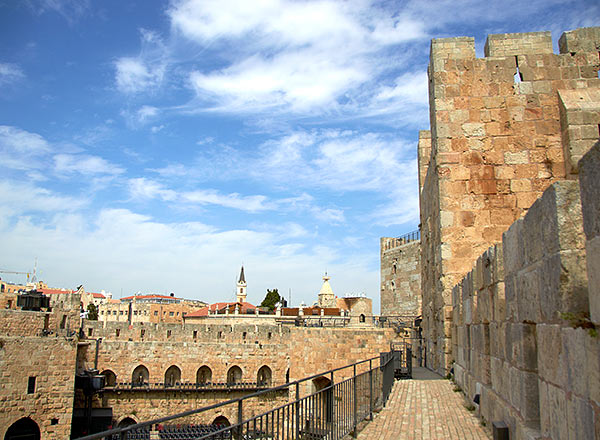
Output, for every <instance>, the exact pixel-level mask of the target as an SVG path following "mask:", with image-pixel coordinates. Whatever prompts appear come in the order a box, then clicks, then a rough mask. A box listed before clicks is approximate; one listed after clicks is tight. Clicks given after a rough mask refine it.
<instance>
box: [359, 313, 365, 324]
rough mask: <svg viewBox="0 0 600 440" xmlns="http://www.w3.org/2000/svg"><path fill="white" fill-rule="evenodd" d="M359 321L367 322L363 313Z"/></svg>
mask: <svg viewBox="0 0 600 440" xmlns="http://www.w3.org/2000/svg"><path fill="white" fill-rule="evenodd" d="M358 320H359V321H360V322H365V315H364V314H363V313H361V314H360V316H359V317H358Z"/></svg>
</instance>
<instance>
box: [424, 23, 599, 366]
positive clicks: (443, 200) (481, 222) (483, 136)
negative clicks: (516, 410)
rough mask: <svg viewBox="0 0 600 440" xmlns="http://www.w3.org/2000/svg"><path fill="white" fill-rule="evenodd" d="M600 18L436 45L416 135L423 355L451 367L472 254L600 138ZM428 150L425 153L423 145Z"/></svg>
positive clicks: (571, 171)
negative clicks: (561, 30) (595, 24)
mask: <svg viewBox="0 0 600 440" xmlns="http://www.w3.org/2000/svg"><path fill="white" fill-rule="evenodd" d="M599 46H600V28H587V29H578V30H575V31H571V32H567V33H565V34H564V35H563V37H561V44H560V50H561V53H560V54H554V53H552V44H551V39H550V34H549V33H548V32H536V33H526V34H498V35H490V36H489V37H488V40H487V43H486V48H485V54H486V56H485V57H484V58H476V56H475V45H474V40H473V38H469V37H459V38H444V39H435V40H433V41H432V43H431V61H430V65H429V71H428V73H429V97H430V119H431V131H430V138H431V139H430V140H429V133H428V132H422V134H421V136H420V140H419V150H420V151H419V176H420V178H421V177H422V176H423V175H424V176H425V177H424V181H422V183H421V184H420V186H421V193H420V195H421V202H420V207H421V225H422V229H421V243H422V244H421V267H422V277H421V278H422V290H423V303H422V308H423V335H424V338H425V340H426V342H425V344H426V346H425V352H426V359H427V365H428V366H429V367H430V368H433V369H435V370H437V371H439V372H445V371H447V369H448V367H449V361H450V352H451V348H452V344H451V342H450V341H451V337H452V334H451V329H452V326H451V325H450V324H449V321H450V320H451V319H452V316H453V312H452V289H453V287H454V286H455V285H456V284H457V283H458V282H459V281H460V280H461V279H462V278H463V277H464V276H465V275H466V274H467V273H468V272H469V271H470V270H471V268H472V263H473V261H475V260H476V259H477V257H478V256H479V255H481V253H482V252H484V251H485V250H486V249H487V248H488V247H489V246H490V245H492V244H494V243H499V242H500V241H501V239H502V234H503V233H504V232H505V231H506V230H507V229H508V227H509V226H510V225H511V224H512V223H513V222H514V221H515V220H517V219H518V218H519V217H521V216H522V215H523V214H525V213H526V212H527V210H528V209H529V207H530V206H531V205H532V204H533V202H534V201H535V200H536V199H538V198H539V197H540V196H541V195H542V193H543V191H544V190H545V189H546V188H548V187H549V186H550V185H551V184H553V183H554V182H556V181H560V180H564V179H566V178H567V177H568V178H570V179H575V178H576V177H577V172H578V170H577V166H576V164H577V161H578V160H579V158H581V157H582V155H583V154H584V153H585V151H587V150H589V148H590V147H591V145H593V142H594V141H595V140H596V139H597V136H598V122H599V121H598V118H599V117H600V116H599V115H600V114H599V112H598V110H599V107H598V99H597V98H598V96H597V95H598V90H600V79H598V69H599V67H600V60H599V58H598V47H599ZM428 151H431V154H430V156H429V158H426V153H427V152H428Z"/></svg>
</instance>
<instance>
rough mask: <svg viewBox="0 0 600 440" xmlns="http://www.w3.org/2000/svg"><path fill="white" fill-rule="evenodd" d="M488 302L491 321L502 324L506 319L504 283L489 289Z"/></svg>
mask: <svg viewBox="0 0 600 440" xmlns="http://www.w3.org/2000/svg"><path fill="white" fill-rule="evenodd" d="M490 301H491V304H492V305H491V308H492V313H493V315H492V320H493V321H495V322H503V321H504V320H505V319H506V297H505V286H504V282H499V283H496V284H494V285H492V286H491V287H490Z"/></svg>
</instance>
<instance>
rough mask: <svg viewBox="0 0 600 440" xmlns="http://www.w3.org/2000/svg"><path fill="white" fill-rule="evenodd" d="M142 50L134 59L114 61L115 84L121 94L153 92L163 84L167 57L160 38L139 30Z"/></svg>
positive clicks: (124, 58) (127, 58)
mask: <svg viewBox="0 0 600 440" xmlns="http://www.w3.org/2000/svg"><path fill="white" fill-rule="evenodd" d="M140 36H141V43H142V48H141V50H140V53H139V55H137V56H135V57H121V58H119V59H117V60H116V61H115V63H114V64H115V70H116V72H115V82H116V83H117V88H118V89H119V91H121V92H123V93H129V94H135V93H141V92H147V91H149V92H154V91H155V90H156V89H157V88H159V87H160V85H161V84H162V82H163V79H164V76H165V72H166V69H167V65H168V62H167V60H166V57H167V55H168V53H167V50H166V48H165V47H164V45H163V43H162V40H161V39H160V37H159V36H158V35H157V34H156V33H154V32H151V31H148V30H146V29H140Z"/></svg>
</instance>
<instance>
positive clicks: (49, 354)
mask: <svg viewBox="0 0 600 440" xmlns="http://www.w3.org/2000/svg"><path fill="white" fill-rule="evenodd" d="M50 315H51V314H49V313H46V312H24V311H20V310H14V311H13V310H2V311H0V323H1V325H0V375H1V377H2V380H1V381H0V382H1V385H0V438H4V435H5V433H6V430H7V429H8V428H9V427H10V426H11V425H12V424H13V423H15V422H16V421H18V420H19V419H21V418H24V417H28V418H30V419H31V420H33V421H34V422H35V423H36V424H37V425H38V427H39V428H40V432H41V436H42V438H43V439H57V440H58V439H60V440H62V439H65V438H69V437H70V433H71V416H72V413H73V389H74V380H75V379H74V378H75V361H76V353H77V341H76V340H75V339H74V338H66V337H65V336H62V335H60V334H58V333H60V332H58V333H55V334H53V335H50V336H46V337H43V336H41V334H42V330H43V328H44V326H45V324H44V323H45V322H46V320H47V317H48V316H50ZM53 321H55V320H53ZM30 380H32V381H34V384H32V385H33V387H32V388H31V389H30Z"/></svg>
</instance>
